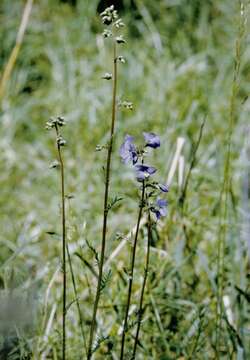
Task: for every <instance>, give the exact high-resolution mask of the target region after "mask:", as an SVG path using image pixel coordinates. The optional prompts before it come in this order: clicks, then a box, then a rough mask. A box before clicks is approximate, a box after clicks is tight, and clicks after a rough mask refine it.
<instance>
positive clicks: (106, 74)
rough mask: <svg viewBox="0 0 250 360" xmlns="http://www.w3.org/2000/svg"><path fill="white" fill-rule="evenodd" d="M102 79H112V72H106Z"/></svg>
mask: <svg viewBox="0 0 250 360" xmlns="http://www.w3.org/2000/svg"><path fill="white" fill-rule="evenodd" d="M102 79H104V80H111V79H112V74H110V73H105V74H104V75H103V76H102Z"/></svg>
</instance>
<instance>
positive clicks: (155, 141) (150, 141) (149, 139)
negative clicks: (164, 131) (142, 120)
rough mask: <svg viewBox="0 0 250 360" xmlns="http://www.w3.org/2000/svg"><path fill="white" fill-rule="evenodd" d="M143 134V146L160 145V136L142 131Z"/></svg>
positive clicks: (154, 147)
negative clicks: (144, 143)
mask: <svg viewBox="0 0 250 360" xmlns="http://www.w3.org/2000/svg"><path fill="white" fill-rule="evenodd" d="M143 136H144V139H145V142H146V145H145V146H149V147H152V148H153V149H156V148H158V147H160V145H161V143H160V138H159V136H158V135H156V134H154V133H147V132H144V133H143Z"/></svg>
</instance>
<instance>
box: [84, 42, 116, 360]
mask: <svg viewBox="0 0 250 360" xmlns="http://www.w3.org/2000/svg"><path fill="white" fill-rule="evenodd" d="M116 90H117V59H116V43H115V41H114V45H113V98H112V119H111V128H110V139H109V147H108V154H107V162H106V177H105V193H104V205H103V226H102V245H101V256H100V261H99V274H98V280H97V288H96V295H95V302H94V308H93V315H92V321H91V327H90V335H89V344H88V355H87V359H88V360H90V359H91V357H92V345H93V338H94V332H95V327H96V314H97V310H98V305H99V300H100V295H101V285H102V276H103V265H104V258H105V247H106V235H107V223H108V198H109V184H110V173H111V159H112V150H113V140H114V130H115V120H116Z"/></svg>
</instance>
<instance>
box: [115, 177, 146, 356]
mask: <svg viewBox="0 0 250 360" xmlns="http://www.w3.org/2000/svg"><path fill="white" fill-rule="evenodd" d="M144 197H145V182H144V181H143V183H142V193H141V202H140V209H139V213H138V219H137V225H136V231H135V238H134V243H133V246H132V249H131V251H132V253H131V264H130V272H129V286H128V297H127V304H126V311H125V317H124V324H123V330H122V342H121V354H120V360H122V359H123V356H124V345H125V338H126V331H127V325H128V313H129V307H130V301H131V295H132V285H133V279H134V267H135V255H136V247H137V240H138V234H139V229H140V223H141V217H142V210H143V207H144Z"/></svg>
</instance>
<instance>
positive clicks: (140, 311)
mask: <svg viewBox="0 0 250 360" xmlns="http://www.w3.org/2000/svg"><path fill="white" fill-rule="evenodd" d="M147 232H148V241H147V252H146V263H145V270H144V278H143V283H142V288H141V295H140V303H139V310H138V323H137V329H136V334H135V342H134V349H133V354H132V358H131V360H134V359H135V354H136V349H137V345H138V341H139V334H140V328H141V322H142V307H143V298H144V292H145V288H146V282H147V277H148V269H149V259H150V244H151V239H152V228H151V216H150V210H148V223H147Z"/></svg>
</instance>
